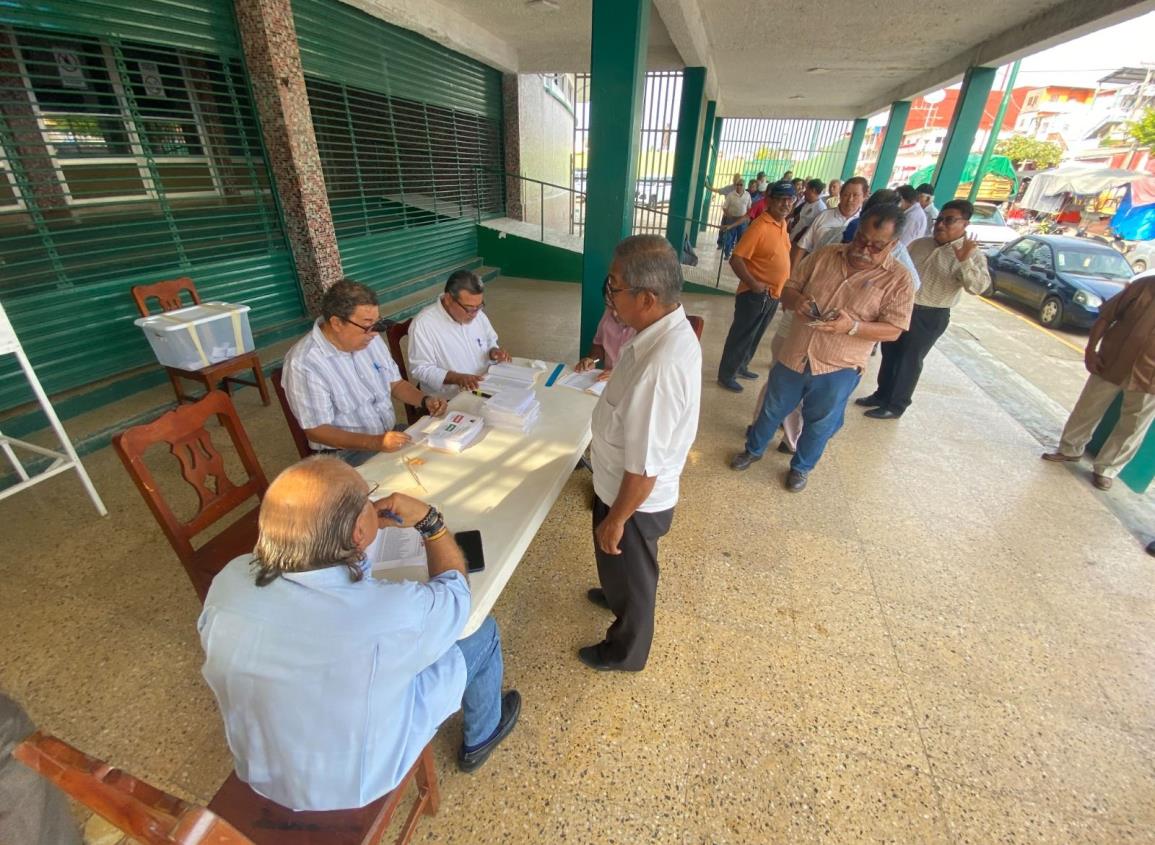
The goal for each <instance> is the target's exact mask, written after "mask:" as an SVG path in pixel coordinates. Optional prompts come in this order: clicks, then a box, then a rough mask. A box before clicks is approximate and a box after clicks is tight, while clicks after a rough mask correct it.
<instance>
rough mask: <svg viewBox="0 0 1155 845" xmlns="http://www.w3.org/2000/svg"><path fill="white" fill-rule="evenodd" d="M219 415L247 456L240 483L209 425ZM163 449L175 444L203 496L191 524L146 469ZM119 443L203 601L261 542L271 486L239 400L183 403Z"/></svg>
mask: <svg viewBox="0 0 1155 845" xmlns="http://www.w3.org/2000/svg"><path fill="white" fill-rule="evenodd" d="M212 417H216V419H217V420H218V421H219V422H220V423H221V426H222V427H223V429H224V431H225V433H227V435H228V436H229V438H230V439H231V440H232V444H233V447H234V449H235V450H236V452H237V455H238V456H239V458H240V462H241V466H242V468H243V470H244V473H245V478H244V480H243V481H242V482H241V483H240V484H234V483H233V482H232V480H230V479H229V477H228V475H227V473H226V471H225V462H224V456H223V455H222V454H221V452H220V450H219V449H217V448H216V446H215V445H214V444H213V440H212V436H211V435H210V433H209V431H208V429H207V428H206V427H205V423H206V422H207V421H208V420H209V419H210V418H212ZM161 443H164V444H167V445H168V447H169V451H170V452H171V453H172V455H173V457H175V458H176V459H177V461H178V462H179V464H180V471H181V475H182V476H183V477H184V480H185V481H187V482H188V483H189V484H190V485H191V486H192V487H193V489H194V490H195V491H196V494H197V499H198V502H199V504H198V508H197V512H196V513H195V514H194V515H193V516H192V518H191V519H188V520H185V521H182V520H181V519H180V518H179V517H178V516H177V515H176V513H174V511H173V509H172V507H171V506H170V505H169V502H168V500H167V499H166V498H165V496H164V495H163V494H162V493H161V490H160V485H159V484H158V483H157V480H156V478H155V477H154V475H153V472H152V470H151V469H149V467H148V464H146V463H145V460H144V455H145V453H146V452H147V451H148V449H149V447H151V446H154V445H157V444H161ZM112 445H113V447H114V448H115V449H116V453H117V454H118V455H120V459H121V461H122V462H123V463H124V466H125V469H127V470H128V474H129V475H130V476H131V477H132V480H133V481H134V482H135V483H136V487H137V489H138V490H139V491H140V495H141V496H143V497H144V500H145V502H146V503H147V504H148V507H149V510H151V511H152V515H153V516H155V517H156V521H157V522H159V523H160V527H161V529H162V530H163V531H164V533H165V536H166V537H168V541H169V543H171V544H172V547H173V550H174V551H176V553H177V557H179V558H180V561H181V563H182V564H183V565H184V568H185V571H186V572H187V573H188V577H189V580H190V581H192V583H193V587H194V588H195V589H196V591H197V595H198V596H199V597H200V600H201V601H202V602H203V601H204V598H205V594H206V593H208V589H209V584H211V583H212V580H213V576H214V575H216V574H217V573H218V572H220V571H221V569H222V568H223V567H224V566H225V564H227V563H228V562H229V561H230V560H232V559H233V558H234V557H237V556H238V555H242V554H245V553H246V552H251V551H252V549H253V546H254V545H255V544H256V540H257V515H258V512H259V511H260V499H261V497H263V496H264V494H265V490H266V489H267V488H268V486H269V482H268V480H267V479H266V478H265V473H264V470H262V469H261V465H260V463H259V462H258V460H257V455H256V453H255V452H254V451H253V446H252V443H251V442H250V441H249V438H248V435H247V434H246V433H245V429H244V427H243V426H242V425H241V420H240V417H239V416H238V415H237V409H236V408H235V407H234V406H233V402H232V400H231V399H230V398H229V396H228V395H227V394H225V393H222V392H221V391H219V390H214V391H213V392H211V393H209V394H208V395H207V396H205V397H204V398H203V399H201V400H200V401H198V402H196V403H195V404H193V405H180V406H178V407H177V408H176V409H175V410H172V411H169V412H168V413H166V414H164V415H162V416H160V417H159V418H157V419H156V420H154V421H153V422H151V423H147V424H145V425H137V426H133V427H132V428H128V429H125V430H124V431H122V432H120V433H119V434H117V435H116V436H115V437H114V438H113V439H112ZM253 498H256V499H257V502H256V503H255V505H254V506H253V508H252V509H251V510H249V511H248V512H246V513H245V514H244V515H243V516H241V517H240V518H239V519H237V520H236V521H235V522H233V523H232V524H231V525H229V526H228V527H227V528H225V529H224V530H222V531H221V532H220V533H219V534H217V535H216V536H214V537H213V538H212V539H210V540H209V541H208V542H206V543H204V544H203V545H201V546H200V547H199V548H194V547H193V543H192V541H193V538H195V537H196V536H197V535H198V534H200V533H202V532H203V531H205V530H206V529H207V528H209V527H210V526H211V525H212V524H213V523H215V522H216V521H217V520H219V519H221V518H223V517H224V516H226V515H228V514H230V513H232V512H233V511H234V510H236V509H237V508H239V507H241V506H242V505H244V504H245V503H246V502H247V501H249V500H250V499H253Z"/></svg>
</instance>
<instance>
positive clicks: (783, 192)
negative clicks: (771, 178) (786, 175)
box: [769, 180, 797, 197]
mask: <svg viewBox="0 0 1155 845" xmlns="http://www.w3.org/2000/svg"><path fill="white" fill-rule="evenodd" d="M769 193H770V196H772V197H794V196H797V194H796V193H795V192H794V183H792V182H788V181H786V180H782V181H781V182H775V183H774V184H773V185H771V186H770V191H769Z"/></svg>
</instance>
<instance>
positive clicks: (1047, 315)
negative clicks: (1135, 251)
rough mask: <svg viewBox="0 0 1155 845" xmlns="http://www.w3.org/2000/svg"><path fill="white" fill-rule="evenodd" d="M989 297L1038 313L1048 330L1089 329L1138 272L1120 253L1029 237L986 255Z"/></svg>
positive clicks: (1066, 240)
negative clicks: (997, 295)
mask: <svg viewBox="0 0 1155 845" xmlns="http://www.w3.org/2000/svg"><path fill="white" fill-rule="evenodd" d="M987 263H988V264H989V265H990V268H991V282H992V283H993V285H992V288H991V291H990V293H996V292H997V293H1000V294H1002V295H1003V296H1005V297H1007V298H1008V299H1013V300H1014V301H1015V302H1020V303H1022V304H1023V305H1026V306H1028V307H1030V308H1034V309H1036V310H1037V311H1038V314H1039V322H1040V323H1042V324H1043V325H1044V326H1049V327H1050V328H1058V327H1060V326H1062V325H1064V324H1066V325H1071V326H1078V327H1080V328H1084V329H1085V328H1088V327H1090V325H1091V324H1092V323H1093V322H1095V319H1096V318H1097V317H1098V316H1099V307H1100V306H1101V305H1102V304H1103V303H1104V302H1106V301H1107V300H1108V299H1110V298H1111V297H1112V296H1114V295H1115V294H1117V293H1118V292H1119V291H1121V290H1122V289H1123V287H1124V285H1126V284H1127V283H1128V282H1129V281H1131V277H1132V276H1133V275H1134V273H1133V272H1132V271H1131V265H1130V264H1128V263H1127V259H1125V258H1124V257H1123V256H1122V255H1121V254H1120V253H1119V252H1117V251H1116V250H1114V249H1112V248H1111V247H1109V246H1106V245H1104V244H1100V243H1096V242H1094V241H1089V240H1087V239H1086V238H1065V237H1061V236H1059V235H1028V236H1027V237H1025V238H1019V239H1018V240H1016V241H1011V242H1010V243H1008V244H1007V245H1006V246H1003V247H1001V248H999V249H997V250H991V251H990V252H988V253H987Z"/></svg>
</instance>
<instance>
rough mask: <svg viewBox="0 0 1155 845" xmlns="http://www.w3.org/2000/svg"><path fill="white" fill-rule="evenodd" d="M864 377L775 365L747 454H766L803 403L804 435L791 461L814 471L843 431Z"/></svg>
mask: <svg viewBox="0 0 1155 845" xmlns="http://www.w3.org/2000/svg"><path fill="white" fill-rule="evenodd" d="M861 378H862V375H861V374H860V373H859V372H858V370H854V369H845V370H835V371H834V372H832V373H826V374H825V375H820V376H816V375H814V373H812V372H810V365H809V364H808V365H807V366H806V372H804V373H796V372H794V370H792V369H790V368H789V367H785V366H783V365H782V364H775V365H774V368H773V369H772V370H770V377H769V379H768V381H767V382H766V398H765V400H763V402H762V410H761V411H759V412H758V418H757V419H756V420H755V421H754V425H752V426H751V427H750V433H749V434H748V435H747V437H746V451H747V452H749V453H750V454H751V455H759V456H760V455H761V454H762V453H763V452H765V451H766V447H767V445H769V443H770V440H771V439H772V438H773V437H774V432H776V431H777V430H778V426H780V425H781V424H782V421H783V420H784V419H786V417H787V416H788V415H789V414H790V412H791V411H793V410H794V409H795V408H797V407H798V404H799V403H801V404H802V436H801V437H799V438H798V451H797V452H795V453H794V458H793V460H791V461H790V468H791V469H794V470H797V471H798V472H801V473H808V472H810V470H812V469H814V466H815V464H817V463H818V460H819V459H820V458H821V457H822V453H823V452H824V451H825V450H826V444H827V443H828V442H830V438H831V437H833V436H834V435H835V434H836V433H837V432H838V429H840V428H842V421H843V418H844V412H845V411H846V402H847V400H848V399H850V394H851V393H853V392H854V388H856V387H857V386H858V382H859V380H860V379H861Z"/></svg>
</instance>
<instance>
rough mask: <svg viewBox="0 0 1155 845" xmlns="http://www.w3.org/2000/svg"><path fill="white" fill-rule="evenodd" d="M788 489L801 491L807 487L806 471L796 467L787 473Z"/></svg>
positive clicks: (794, 491)
mask: <svg viewBox="0 0 1155 845" xmlns="http://www.w3.org/2000/svg"><path fill="white" fill-rule="evenodd" d="M786 489H787V490H789V491H790V492H791V493H801V492H802V491H803V490H805V489H806V473H804V472H799V471H798V470H796V469H792V470H790V472H788V473H786Z"/></svg>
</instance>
